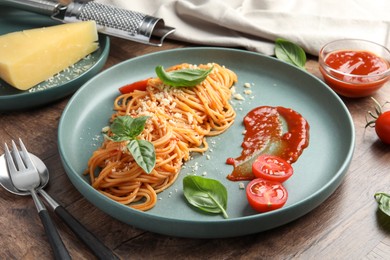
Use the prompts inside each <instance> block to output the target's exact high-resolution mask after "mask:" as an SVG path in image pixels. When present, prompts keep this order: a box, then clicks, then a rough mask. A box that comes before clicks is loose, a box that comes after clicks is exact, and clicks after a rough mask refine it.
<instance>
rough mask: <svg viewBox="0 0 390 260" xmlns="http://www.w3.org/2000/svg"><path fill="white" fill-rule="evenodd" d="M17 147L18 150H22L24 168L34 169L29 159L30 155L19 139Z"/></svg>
mask: <svg viewBox="0 0 390 260" xmlns="http://www.w3.org/2000/svg"><path fill="white" fill-rule="evenodd" d="M19 145H20V148H21V149H22V156H23V159H24V163H25V165H26V168H27V169H28V168H35V165H34V163H33V161H32V159H31V157H30V154H29V153H28V151H27V149H26V146H24V143H23V142H22V139H20V138H19Z"/></svg>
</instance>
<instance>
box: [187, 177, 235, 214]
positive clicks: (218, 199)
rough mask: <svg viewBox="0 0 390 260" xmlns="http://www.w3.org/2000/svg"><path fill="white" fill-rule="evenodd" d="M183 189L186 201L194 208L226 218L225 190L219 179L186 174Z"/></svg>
mask: <svg viewBox="0 0 390 260" xmlns="http://www.w3.org/2000/svg"><path fill="white" fill-rule="evenodd" d="M183 191H184V196H185V198H186V199H187V201H188V202H189V203H190V204H191V205H193V206H195V207H196V208H198V209H200V210H202V211H205V212H208V213H214V214H219V213H221V214H222V215H223V217H224V218H228V215H227V213H226V207H227V190H226V188H225V186H223V185H222V184H221V183H220V182H219V181H217V180H213V179H208V178H203V177H200V176H195V175H188V176H186V177H184V179H183Z"/></svg>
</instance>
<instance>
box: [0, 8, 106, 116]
mask: <svg viewBox="0 0 390 260" xmlns="http://www.w3.org/2000/svg"><path fill="white" fill-rule="evenodd" d="M55 24H58V22H56V21H54V20H52V19H50V18H49V17H47V16H43V15H38V14H34V13H30V12H26V11H21V10H16V9H12V8H8V7H3V6H1V8H0V35H3V34H6V33H10V32H14V31H20V30H24V29H32V28H39V27H45V26H52V25H55ZM99 46H100V48H99V49H98V50H97V51H95V52H94V53H92V54H90V55H88V56H87V57H86V58H84V59H82V60H80V61H79V62H78V63H76V64H74V65H73V66H72V67H71V68H69V69H66V70H64V71H62V72H60V73H58V74H57V75H55V76H53V77H52V78H51V79H50V80H47V81H44V82H42V83H40V84H38V85H36V86H34V87H33V88H31V89H29V90H26V91H21V90H18V89H16V88H13V87H11V86H10V85H8V84H7V83H6V82H4V81H2V80H0V111H13V110H20V109H27V108H32V107H36V106H40V105H44V104H47V103H50V102H53V101H56V100H58V99H60V98H63V97H65V96H67V95H70V94H72V93H74V92H75V91H76V90H77V89H78V88H79V87H80V86H82V85H83V84H84V83H85V82H86V81H87V80H88V79H90V78H91V77H93V76H94V75H95V74H96V73H98V72H99V71H100V70H101V69H102V68H103V66H104V64H105V62H106V60H107V57H108V53H109V49H110V41H109V38H108V37H107V36H103V35H99Z"/></svg>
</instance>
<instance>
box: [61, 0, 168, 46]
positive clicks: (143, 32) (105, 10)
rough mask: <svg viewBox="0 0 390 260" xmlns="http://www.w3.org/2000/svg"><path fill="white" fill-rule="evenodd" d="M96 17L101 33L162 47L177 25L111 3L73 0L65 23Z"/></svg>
mask: <svg viewBox="0 0 390 260" xmlns="http://www.w3.org/2000/svg"><path fill="white" fill-rule="evenodd" d="M87 20H94V21H95V22H96V24H97V29H98V31H99V32H100V33H103V34H107V35H111V36H115V37H119V38H123V39H128V40H132V41H136V42H141V43H146V44H150V45H155V46H161V45H162V42H163V40H164V39H165V37H166V36H168V35H169V34H171V33H173V32H174V31H175V28H172V27H169V26H165V23H164V20H163V19H161V18H156V17H153V16H149V15H146V14H142V13H139V12H135V11H131V10H127V9H121V8H118V7H115V6H111V5H105V4H100V3H96V2H94V1H89V2H71V3H70V4H69V5H68V6H67V8H66V11H65V14H64V17H63V21H64V22H65V23H69V22H77V21H87Z"/></svg>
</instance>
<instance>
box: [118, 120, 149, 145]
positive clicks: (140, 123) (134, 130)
mask: <svg viewBox="0 0 390 260" xmlns="http://www.w3.org/2000/svg"><path fill="white" fill-rule="evenodd" d="M148 118H149V117H148V116H140V117H136V118H133V117H131V116H118V117H117V118H115V119H114V121H113V122H112V124H111V132H112V133H113V134H114V136H113V137H111V139H112V140H114V141H116V142H121V141H126V140H131V139H133V138H135V137H137V136H138V135H139V134H141V133H142V131H143V130H144V128H145V123H146V120H147V119H148Z"/></svg>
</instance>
